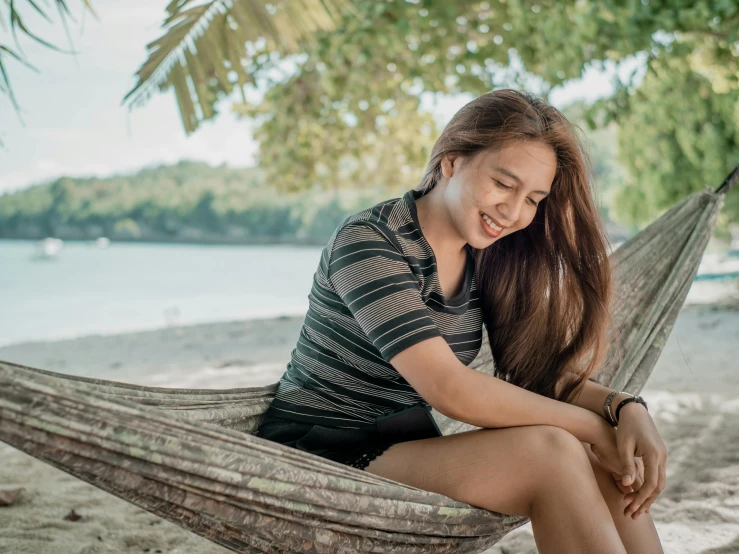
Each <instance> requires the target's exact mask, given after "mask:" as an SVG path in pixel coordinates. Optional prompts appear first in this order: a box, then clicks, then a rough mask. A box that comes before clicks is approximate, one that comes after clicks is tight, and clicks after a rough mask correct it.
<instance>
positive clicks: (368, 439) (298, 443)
mask: <svg viewBox="0 0 739 554" xmlns="http://www.w3.org/2000/svg"><path fill="white" fill-rule="evenodd" d="M255 436H257V437H261V438H263V439H267V440H270V441H274V442H278V443H280V444H284V445H286V446H291V447H293V448H297V449H298V450H302V451H304V452H310V453H311V454H315V455H317V456H321V457H323V458H327V459H329V460H333V461H334V462H339V463H341V464H345V465H348V466H351V467H355V468H357V469H365V468H366V467H367V466H368V465H369V463H370V462H371V461H372V460H374V459H375V458H377V456H379V455H380V454H382V453H383V452H385V450H387V449H388V448H390V446H392V445H393V444H394V443H392V442H388V441H387V440H383V439H382V437H381V436H380V434H379V431H377V429H376V428H375V427H374V426H368V427H367V428H362V429H345V428H342V427H324V426H322V425H314V424H312V423H303V422H301V421H293V420H291V419H284V418H281V417H274V416H268V418H267V419H265V420H264V422H263V423H262V425H261V426H260V427H259V430H258V431H257V432H256V433H255Z"/></svg>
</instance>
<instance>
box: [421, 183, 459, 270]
mask: <svg viewBox="0 0 739 554" xmlns="http://www.w3.org/2000/svg"><path fill="white" fill-rule="evenodd" d="M445 189H446V187H444V186H442V185H439V184H437V185H436V186H434V188H433V189H431V190H430V191H429V192H427V193H426V194H424V195H423V196H422V197H421V198H418V199H417V200H416V213H417V214H418V222H419V223H420V225H421V231H422V232H423V236H424V238H425V239H426V242H428V243H429V245H430V246H431V248H432V249H433V251H434V256H435V257H436V258H437V261H438V259H439V258H443V259H444V260H457V259H459V258H460V257H462V258H463V259H465V258H466V256H467V252H466V250H465V246H466V244H467V241H465V240H464V239H463V238H462V237H461V236H460V235H459V233H458V232H457V228H456V227H455V225H454V222H453V221H452V219H451V216H450V215H449V210H448V209H447V206H446V203H445V201H444V190H445Z"/></svg>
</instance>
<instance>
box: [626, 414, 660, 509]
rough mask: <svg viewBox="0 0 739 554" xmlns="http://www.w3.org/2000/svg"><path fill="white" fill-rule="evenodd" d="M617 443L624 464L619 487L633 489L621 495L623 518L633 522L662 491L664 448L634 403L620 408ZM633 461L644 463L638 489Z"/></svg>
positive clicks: (657, 435) (654, 427) (652, 427)
mask: <svg viewBox="0 0 739 554" xmlns="http://www.w3.org/2000/svg"><path fill="white" fill-rule="evenodd" d="M616 444H617V446H618V452H619V454H620V456H621V460H622V462H623V466H622V470H621V474H620V475H621V476H622V481H621V484H622V485H624V486H631V487H632V488H633V489H634V491H633V492H630V493H628V494H626V495H625V496H624V499H625V500H627V501H629V504H628V506H626V509H625V510H624V515H625V516H631V517H632V519H636V518H637V517H638V516H639V515H641V514H642V513H644V512H645V511H647V510H648V509H649V507H650V506H651V505H652V503H653V502H654V501H655V500H656V499H657V497H658V496H659V495H660V493H661V492H662V491H663V490H664V488H665V481H666V472H665V466H666V463H667V447H665V444H664V442H662V437H660V435H659V432H658V431H657V427H656V426H655V425H654V421H652V416H650V415H649V412H648V411H647V410H646V408H645V407H644V406H642V405H640V404H637V403H635V402H633V403H630V404H627V405H626V406H624V407H623V408H622V409H621V413H620V415H619V422H618V427H617V428H616ZM634 458H641V460H642V462H643V463H644V482H643V483H642V484H641V486H638V482H637V479H636V476H637V475H638V473H637V462H636V460H635V459H634ZM622 490H623V489H622Z"/></svg>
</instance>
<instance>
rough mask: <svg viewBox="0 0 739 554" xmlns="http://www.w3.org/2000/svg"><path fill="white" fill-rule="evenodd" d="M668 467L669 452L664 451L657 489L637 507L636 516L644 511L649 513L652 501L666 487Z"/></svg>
mask: <svg viewBox="0 0 739 554" xmlns="http://www.w3.org/2000/svg"><path fill="white" fill-rule="evenodd" d="M666 468H667V453H666V452H665V453H664V458H663V459H661V461H660V463H659V478H658V480H657V488H656V489H655V491H654V493H653V494H652V495H651V496H650V497H649V498H647V500H646V502H644V503H643V504H642V505H641V507H640V508H638V509H637V511H636V513H635V514H634V516H633V517H634V518H637V517H639V516H640V515H641V514H643V513H649V508H651V506H652V503H653V502H654V501H655V500H657V497H658V496H659V495H660V493H661V492H662V491H663V490H664V489H665V484H666V481H667V477H666Z"/></svg>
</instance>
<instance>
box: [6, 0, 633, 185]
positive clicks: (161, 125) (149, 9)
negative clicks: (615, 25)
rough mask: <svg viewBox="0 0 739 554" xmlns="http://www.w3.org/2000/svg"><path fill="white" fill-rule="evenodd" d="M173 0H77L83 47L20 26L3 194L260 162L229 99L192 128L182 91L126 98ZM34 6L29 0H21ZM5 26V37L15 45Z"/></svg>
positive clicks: (443, 102)
mask: <svg viewBox="0 0 739 554" xmlns="http://www.w3.org/2000/svg"><path fill="white" fill-rule="evenodd" d="M167 3H168V0H167V1H158V0H125V1H123V0H95V1H93V2H92V5H93V8H94V9H95V11H96V14H97V19H95V18H93V17H92V16H90V14H89V13H87V14H85V15H84V20H83V16H82V11H81V8H80V6H81V4H82V3H81V2H70V3H69V4H70V6H71V8H70V9H71V10H72V12H73V16H74V17H75V20H76V22H75V21H70V22H69V32H70V35H71V40H72V45H73V47H74V49H75V50H76V52H77V55H75V56H71V55H68V54H62V53H58V52H54V51H52V50H49V49H47V48H44V47H43V46H40V45H38V44H36V43H35V42H34V41H32V40H31V39H29V38H28V37H25V36H22V35H20V34H19V42H20V45H21V47H22V49H23V52H24V53H25V54H26V55H27V58H28V59H29V61H30V62H31V63H32V64H33V65H34V66H35V67H36V68H37V69H38V73H37V72H34V71H32V70H30V69H27V68H26V67H24V66H22V65H20V64H19V63H15V62H13V61H10V62H8V64H7V69H8V73H9V77H10V79H11V86H12V87H13V90H14V92H15V95H16V98H17V100H18V102H19V104H20V106H21V113H20V116H19V115H18V113H16V111H15V110H14V108H13V106H12V104H11V102H10V100H9V99H8V97H7V96H4V95H2V94H0V140H2V142H3V143H4V147H0V194H3V193H6V192H11V191H15V190H20V189H22V188H26V187H28V186H31V185H33V184H37V183H40V182H45V181H49V180H52V179H55V178H57V177H60V176H63V175H67V176H93V175H94V176H99V177H105V176H108V175H112V174H117V173H133V172H135V171H137V170H139V169H140V168H142V167H146V166H151V165H158V164H163V163H164V164H173V163H176V162H178V161H179V160H182V159H190V160H202V161H205V162H207V163H209V164H211V165H220V164H222V163H225V164H227V165H229V166H233V167H239V166H241V167H243V166H251V165H254V163H255V161H254V154H255V152H256V147H257V145H256V143H255V141H254V140H253V139H252V133H251V129H252V127H251V122H250V121H249V120H246V119H241V120H239V119H237V118H236V117H235V116H234V115H233V114H231V113H230V111H229V110H228V109H227V106H222V107H221V113H220V115H219V116H218V117H217V118H216V119H215V120H211V121H208V122H205V123H203V124H201V126H200V128H199V129H198V130H197V131H196V132H195V133H193V134H192V135H190V136H187V135H186V134H185V131H184V129H183V126H182V122H181V120H180V115H179V113H178V111H177V104H176V100H175V96H174V93H173V92H172V91H171V90H169V91H168V92H166V93H158V94H155V95H153V96H152V97H151V98H150V99H149V101H148V102H147V103H146V105H145V106H143V107H140V108H136V109H134V110H132V111H130V110H129V109H128V107H126V106H122V105H121V101H122V99H123V97H124V96H125V94H126V93H127V92H128V91H129V90H131V88H133V86H134V84H135V82H136V79H135V72H136V70H138V68H139V67H140V66H141V64H142V63H143V62H144V61H145V60H146V44H147V43H149V42H151V41H152V40H154V39H156V38H158V37H159V36H160V34H161V29H160V27H161V23H162V21H163V19H164V13H165V11H164V9H165V6H166V5H167ZM20 6H21V8H26V4H25V3H21V4H20ZM50 11H51V16H52V21H53V23H49V22H47V21H46V20H44V19H42V18H40V17H39V16H37V15H36V14H35V12H32V11H31V10H28V9H27V8H26V9H25V11H23V12H22V16H23V17H24V23H25V24H26V26H27V27H29V28H30V29H31V30H32V32H34V33H35V34H37V35H39V36H40V37H42V38H43V39H45V40H47V41H49V42H51V43H53V44H54V45H56V46H58V47H62V48H67V47H68V45H69V42H68V40H67V38H66V35H65V33H64V28H63V26H62V25H61V24H60V22H59V17H58V15H57V14H56V13H55V12H54V11H53V10H50ZM12 40H13V39H12V38H11V37H10V36H9V33H7V32H6V31H3V30H2V29H0V44H8V45H10V46H11V47H12V46H13V45H14V43H13V42H12ZM638 63H639V62H638V60H635V59H632V60H628V61H626V62H625V63H622V64H621V66H620V67H618V68H616V67H614V66H613V65H611V66H609V68H608V69H607V70H606V71H605V72H601V71H598V70H587V71H586V72H585V74H584V76H583V78H582V79H578V80H574V81H572V82H569V83H567V84H566V85H565V86H563V87H559V88H558V89H555V90H554V91H553V92H552V94H551V95H550V99H551V102H552V104H554V105H555V106H558V107H561V106H562V105H564V104H566V103H568V102H570V101H572V100H575V99H584V100H587V101H592V100H594V99H596V98H598V97H602V96H605V95H608V94H609V91H610V90H612V82H613V75H614V74H615V73H616V72H617V73H618V74H620V75H622V76H625V75H627V74H628V73H629V72H630V71H631V70H632V68H633V67H636V66H637V65H638ZM472 98H473V97H472V96H470V95H456V96H446V97H440V96H439V95H436V96H432V95H426V96H425V97H423V98H422V100H423V102H422V107H424V108H426V109H429V110H431V111H433V113H434V114H435V117H436V118H437V119H438V120H439V121H440V122H442V124H443V123H445V122H446V121H448V120H449V118H451V116H452V115H453V114H454V113H455V112H456V111H457V110H458V109H459V108H461V107H462V106H463V105H464V104H465V103H466V102H468V101H469V100H471V99H472Z"/></svg>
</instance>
